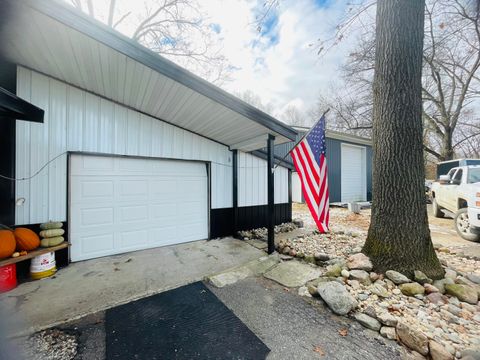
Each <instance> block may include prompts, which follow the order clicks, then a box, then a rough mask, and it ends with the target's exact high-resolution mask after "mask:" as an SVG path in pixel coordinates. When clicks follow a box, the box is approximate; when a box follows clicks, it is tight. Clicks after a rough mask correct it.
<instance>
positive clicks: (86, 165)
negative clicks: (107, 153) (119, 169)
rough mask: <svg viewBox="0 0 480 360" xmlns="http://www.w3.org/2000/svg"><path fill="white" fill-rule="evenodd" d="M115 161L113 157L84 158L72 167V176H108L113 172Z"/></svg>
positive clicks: (72, 164)
mask: <svg viewBox="0 0 480 360" xmlns="http://www.w3.org/2000/svg"><path fill="white" fill-rule="evenodd" d="M114 167H115V159H114V158H112V157H100V156H97V157H96V158H93V157H82V158H81V159H79V160H78V161H75V162H74V163H73V162H72V163H71V165H70V174H71V175H89V174H95V175H96V174H98V173H99V172H101V173H102V174H107V173H111V172H113V169H114Z"/></svg>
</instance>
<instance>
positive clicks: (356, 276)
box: [350, 270, 372, 285]
mask: <svg viewBox="0 0 480 360" xmlns="http://www.w3.org/2000/svg"><path fill="white" fill-rule="evenodd" d="M350 279H352V280H357V281H358V282H360V283H361V284H363V285H370V284H371V283H372V281H371V280H370V275H369V274H368V272H366V271H365V270H350Z"/></svg>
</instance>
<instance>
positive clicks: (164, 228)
mask: <svg viewBox="0 0 480 360" xmlns="http://www.w3.org/2000/svg"><path fill="white" fill-rule="evenodd" d="M7 3H9V4H10V5H11V11H12V12H11V14H12V16H8V17H6V18H7V19H8V20H9V21H8V23H6V24H5V26H4V27H3V28H2V38H1V47H2V53H3V55H4V56H5V58H6V61H3V62H2V66H3V69H5V71H4V72H3V74H2V75H0V86H1V85H2V83H3V85H10V87H11V88H13V87H14V88H15V89H14V90H15V92H16V95H17V96H19V97H20V98H23V99H24V100H27V101H29V102H30V103H32V104H34V105H36V106H37V107H39V108H41V109H43V110H44V111H45V116H44V123H43V124H41V123H31V122H26V121H22V120H17V121H16V122H14V125H13V126H11V127H7V128H6V129H5V131H6V132H4V134H3V136H2V138H3V139H2V141H8V143H9V146H10V147H9V149H8V151H7V152H6V153H4V155H3V156H4V157H5V159H6V160H7V161H6V162H2V163H3V165H2V167H1V169H0V171H1V173H2V174H11V175H12V177H13V176H14V177H16V178H28V180H22V181H16V182H7V181H4V180H2V181H1V182H0V187H1V188H0V190H2V191H6V192H7V193H9V194H11V197H10V201H8V202H6V203H4V204H2V207H4V208H5V209H6V210H5V211H4V212H2V214H1V215H2V219H1V222H3V223H7V224H14V225H36V224H39V223H42V222H46V221H49V220H53V221H62V222H65V223H66V226H67V227H68V239H69V241H70V243H71V251H70V258H71V260H72V261H77V260H84V259H90V258H94V257H99V256H105V255H111V254H116V253H122V252H127V251H132V250H139V249H146V248H150V247H156V246H163V245H168V244H174V243H180V242H187V241H193V240H200V239H208V238H212V237H217V236H223V235H230V234H233V233H234V231H236V230H239V229H242V228H249V227H256V226H265V225H267V222H268V221H267V220H268V216H267V215H268V213H269V212H270V213H271V211H268V206H267V204H268V191H267V190H268V189H269V187H268V177H269V175H268V171H267V161H266V160H264V159H262V158H259V157H257V156H255V155H253V154H251V153H250V151H252V150H255V149H259V148H263V147H265V145H266V144H267V142H268V139H270V141H271V143H272V144H273V139H274V140H275V144H281V143H285V142H288V141H291V140H294V139H295V136H296V132H295V131H294V130H293V129H292V128H290V127H288V126H286V125H285V124H283V123H281V122H279V121H277V120H276V119H274V118H272V117H271V116H269V115H267V114H265V113H263V112H261V111H259V110H258V109H256V108H254V107H252V106H250V105H248V104H246V103H244V102H242V101H241V100H239V99H237V98H235V97H233V96H231V95H230V94H228V93H226V92H224V91H223V90H221V89H219V88H217V87H215V86H213V85H211V84H209V83H208V82H206V81H204V80H202V79H200V78H198V77H196V76H195V75H193V74H191V73H189V72H188V71H186V70H184V69H182V68H180V67H179V66H177V65H175V64H173V63H172V62H170V61H168V60H166V59H164V58H162V57H160V56H158V55H157V54H154V53H153V52H151V51H149V50H147V49H145V48H143V47H142V46H140V45H138V44H137V43H134V42H133V41H131V40H130V39H128V38H126V37H124V36H122V35H120V34H118V33H117V32H115V31H113V30H111V29H109V28H107V27H106V26H104V25H102V24H100V23H98V22H96V21H95V20H93V19H91V18H89V17H87V16H85V15H83V14H80V13H79V12H77V11H76V10H74V9H73V8H70V7H69V6H68V5H66V4H64V3H60V2H57V1H52V0H41V1H31V0H21V1H17V2H14V1H8V2H7ZM4 20H5V19H4ZM6 73H7V74H6ZM12 78H13V79H14V85H12ZM272 156H273V155H272ZM43 167H44V168H43ZM38 171H39V172H38ZM37 172H38V174H36V173H37ZM31 176H33V177H31ZM30 177H31V179H30ZM273 179H274V181H273ZM273 179H272V183H274V189H275V191H274V202H275V222H277V223H279V222H283V221H289V220H290V219H291V209H290V203H291V202H290V197H289V185H290V170H289V169H288V168H286V167H282V166H280V167H278V168H277V170H276V171H275V173H274V177H273ZM271 189H273V187H271ZM272 195H273V193H272ZM15 204H17V205H15ZM272 206H273V203H272Z"/></svg>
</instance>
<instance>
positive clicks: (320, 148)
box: [291, 116, 330, 233]
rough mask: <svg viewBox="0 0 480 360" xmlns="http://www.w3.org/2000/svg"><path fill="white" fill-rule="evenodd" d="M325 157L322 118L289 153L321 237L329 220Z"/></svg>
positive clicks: (326, 229) (323, 123) (323, 118)
mask: <svg viewBox="0 0 480 360" xmlns="http://www.w3.org/2000/svg"><path fill="white" fill-rule="evenodd" d="M325 154H326V144H325V117H324V116H322V117H321V118H320V120H319V121H318V122H317V123H316V124H315V126H314V127H313V128H312V129H310V131H309V133H308V134H307V136H305V137H304V138H303V140H302V141H300V142H299V143H298V144H297V146H295V147H294V148H293V149H292V152H291V155H292V158H293V163H294V165H295V169H297V173H298V175H299V176H300V182H301V184H302V191H303V196H304V198H305V201H306V203H307V205H308V208H309V209H310V213H311V214H312V216H313V219H314V220H315V223H316V224H317V227H318V230H319V231H320V232H322V233H324V232H327V231H328V220H329V218H330V214H329V197H328V181H327V160H326V158H325Z"/></svg>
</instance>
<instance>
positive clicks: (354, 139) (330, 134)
mask: <svg viewBox="0 0 480 360" xmlns="http://www.w3.org/2000/svg"><path fill="white" fill-rule="evenodd" d="M293 128H294V129H295V130H296V131H297V132H298V133H299V134H301V135H303V134H305V133H307V132H308V131H309V130H310V128H308V127H303V126H294V127H293ZM325 136H326V137H327V138H330V139H336V140H341V141H346V142H351V143H354V144H361V145H370V146H371V145H372V140H371V139H369V138H366V137H362V136H358V135H352V134H347V133H344V132H340V131H335V130H326V132H325Z"/></svg>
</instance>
